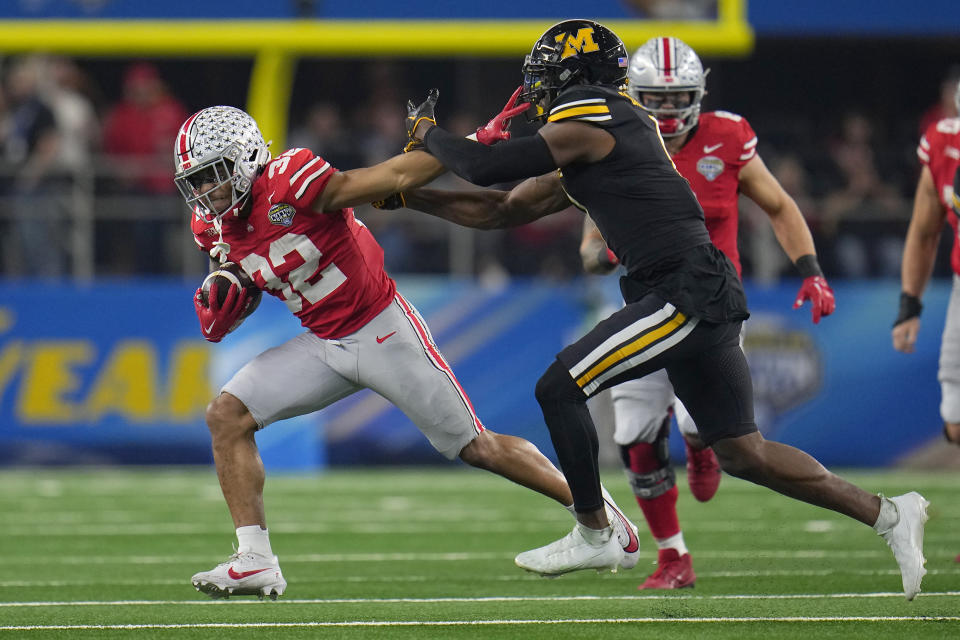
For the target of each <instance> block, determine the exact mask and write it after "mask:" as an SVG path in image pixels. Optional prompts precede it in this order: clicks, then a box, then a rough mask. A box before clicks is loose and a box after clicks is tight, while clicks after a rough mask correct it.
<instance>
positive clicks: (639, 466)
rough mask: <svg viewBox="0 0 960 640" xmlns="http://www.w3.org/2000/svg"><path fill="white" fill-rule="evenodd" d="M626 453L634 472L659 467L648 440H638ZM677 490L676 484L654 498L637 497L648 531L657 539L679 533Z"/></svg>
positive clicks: (647, 470) (645, 471)
mask: <svg viewBox="0 0 960 640" xmlns="http://www.w3.org/2000/svg"><path fill="white" fill-rule="evenodd" d="M627 453H628V454H629V458H630V470H631V471H633V472H634V473H649V472H651V471H656V470H657V469H659V468H660V461H659V460H658V459H657V455H656V453H655V452H654V447H653V445H652V444H650V443H648V442H638V443H637V444H635V445H633V446H631V447H630V448H629V449H628V450H627ZM678 494H679V491H677V487H676V485H674V486H672V487H670V489H668V490H667V491H666V492H665V493H663V494H662V495H659V496H657V497H656V498H650V499H643V498H637V504H638V505H640V510H641V511H643V517H644V518H646V519H647V525H648V526H649V527H650V533H651V534H653V537H654V538H656V539H657V540H663V539H665V538H669V537H670V536H675V535H677V534H678V533H680V520H679V518H677V495H678Z"/></svg>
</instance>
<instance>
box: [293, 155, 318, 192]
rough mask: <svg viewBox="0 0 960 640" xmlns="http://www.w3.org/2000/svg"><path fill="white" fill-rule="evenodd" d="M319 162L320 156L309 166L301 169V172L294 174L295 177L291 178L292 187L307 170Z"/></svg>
mask: <svg viewBox="0 0 960 640" xmlns="http://www.w3.org/2000/svg"><path fill="white" fill-rule="evenodd" d="M318 162H320V157H319V156H314V158H313V160H311V161H310V162H308V163H307V164H305V165H303V166H302V167H300V171H297V172H296V173H295V174H293V176H291V178H290V186H291V187H292V186H293V183H294V182H296V181H297V180H298V179H299V178H300V176H302V175H303V174H304V173H306V171H307V169H309V168H310V167H312V166H313V165H315V164H317V163H318Z"/></svg>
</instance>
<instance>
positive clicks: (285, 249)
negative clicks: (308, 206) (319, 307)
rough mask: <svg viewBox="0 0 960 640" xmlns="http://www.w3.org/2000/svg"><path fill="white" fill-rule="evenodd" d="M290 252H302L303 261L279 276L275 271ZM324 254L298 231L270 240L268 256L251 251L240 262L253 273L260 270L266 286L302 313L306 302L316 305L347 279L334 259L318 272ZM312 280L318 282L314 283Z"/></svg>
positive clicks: (283, 262)
mask: <svg viewBox="0 0 960 640" xmlns="http://www.w3.org/2000/svg"><path fill="white" fill-rule="evenodd" d="M291 253H298V254H300V257H301V258H302V259H303V264H302V265H300V266H299V267H296V268H294V269H291V270H290V272H289V273H287V274H286V275H285V276H282V277H281V276H278V275H277V274H276V271H280V270H282V267H283V265H284V264H285V263H286V261H287V260H286V258H287V256H289V255H290V254H291ZM322 257H323V253H322V252H321V251H320V249H318V248H317V245H315V244H313V241H311V240H310V238H308V237H307V236H304V235H301V234H299V233H288V234H286V235H285V236H283V237H282V238H278V239H276V240H274V241H273V242H271V243H270V255H269V256H267V257H266V258H265V257H263V256H260V255H257V254H255V253H251V254H250V255H248V256H247V257H245V258H244V259H243V260H241V261H240V265H241V266H242V267H243V270H244V271H246V272H247V273H248V274H250V276H254V274H255V273H256V272H257V271H259V272H260V277H261V278H263V280H264V282H266V287H267V289H270V290H272V291H278V292H280V295H281V296H282V297H283V301H284V303H285V304H286V305H287V308H288V309H290V311H292V312H293V313H299V312H300V311H301V310H302V309H303V302H304V301H306V302H307V305H308V306H309V305H314V304H316V303H318V302H320V301H321V300H323V299H324V298H326V297H327V296H328V295H330V294H331V293H333V292H334V291H336V289H337V288H338V287H339V286H340V285H342V284H343V283H344V282H346V281H347V276H345V275H344V274H343V272H342V271H340V269H338V268H337V265H335V264H333V263H332V262H331V263H330V264H328V265H327V266H326V267H324V268H323V270H322V271H320V273H319V274H317V268H318V267H319V266H320V258H322ZM275 270H276V271H275ZM311 279H313V280H315V282H313V283H311V282H310V280H311Z"/></svg>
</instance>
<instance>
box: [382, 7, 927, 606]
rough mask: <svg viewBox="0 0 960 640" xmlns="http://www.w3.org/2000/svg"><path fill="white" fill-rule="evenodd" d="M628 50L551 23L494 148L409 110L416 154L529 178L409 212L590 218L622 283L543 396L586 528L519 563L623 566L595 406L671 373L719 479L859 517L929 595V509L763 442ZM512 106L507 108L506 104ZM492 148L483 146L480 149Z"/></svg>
mask: <svg viewBox="0 0 960 640" xmlns="http://www.w3.org/2000/svg"><path fill="white" fill-rule="evenodd" d="M626 70H627V52H626V49H625V48H624V45H623V43H622V42H621V41H620V39H619V38H618V37H617V36H616V35H615V34H614V33H613V32H612V31H610V30H609V29H607V28H606V27H604V26H603V25H600V24H598V23H596V22H593V21H590V20H567V21H564V22H561V23H559V24H557V25H554V26H553V27H551V28H550V29H548V30H547V31H546V33H544V34H543V36H541V38H540V39H539V40H538V41H537V42H536V44H535V45H534V47H533V50H532V51H531V53H530V55H528V56H527V58H526V60H525V62H524V65H523V73H524V79H523V93H522V94H521V96H520V100H521V101H523V102H528V103H530V107H529V109H528V111H527V113H528V114H529V115H531V116H532V117H533V119H536V120H543V121H545V122H546V124H545V125H544V126H543V127H541V128H540V129H539V131H538V132H537V134H536V135H532V136H527V137H523V138H519V139H514V140H509V141H504V142H499V143H497V144H496V145H492V146H487V145H485V144H479V143H478V142H475V141H473V140H469V139H465V138H461V137H459V136H455V135H453V134H451V133H448V132H447V131H444V130H443V129H441V128H439V127H437V126H436V120H435V118H434V115H433V110H434V103H435V102H436V93H432V94H431V97H430V98H428V100H427V101H426V102H424V103H423V104H421V105H420V106H418V107H416V106H414V105H413V104H412V103H408V118H407V130H408V132H409V133H410V137H411V144H410V145H408V147H416V146H418V145H421V144H422V145H423V146H424V147H425V148H426V150H427V151H428V152H429V153H431V154H433V155H434V156H435V157H436V158H437V160H438V161H439V162H441V163H442V164H443V165H445V166H446V167H447V168H449V169H450V170H452V171H453V172H454V173H456V174H457V175H459V176H461V177H462V178H465V179H466V180H468V181H470V182H473V183H474V184H478V185H482V186H488V185H491V184H496V183H501V182H507V181H515V180H520V179H524V178H526V180H524V181H523V182H521V183H520V184H519V185H517V186H516V187H514V188H513V189H511V190H510V191H497V190H489V189H488V190H482V191H465V192H450V191H437V190H430V189H418V190H415V191H411V192H407V193H404V194H399V197H398V198H396V199H395V201H394V204H397V202H398V201H400V200H401V199H402V201H403V202H404V204H405V205H406V206H407V207H410V208H413V209H418V210H420V211H424V212H426V213H429V214H431V215H435V216H438V217H441V218H444V219H446V220H450V221H453V222H455V223H457V224H461V225H465V226H469V227H475V228H481V229H483V228H497V227H507V226H516V225H521V224H524V223H527V222H530V221H532V220H535V219H537V218H540V217H543V216H545V215H548V214H550V213H554V212H557V211H560V210H562V209H565V208H567V207H569V205H570V203H571V202H572V203H573V204H574V205H576V206H577V207H579V208H581V209H583V210H584V211H587V212H589V214H590V216H591V217H592V218H593V220H594V221H595V222H596V224H597V227H598V228H599V229H600V231H601V232H602V234H603V238H604V240H605V241H606V243H607V246H609V247H610V249H611V250H612V251H613V252H614V254H615V255H616V257H617V259H618V260H619V261H620V263H621V264H623V265H624V266H625V267H626V269H627V272H628V275H626V276H624V277H623V278H622V279H621V290H622V293H623V297H624V300H625V302H626V303H627V304H626V306H625V307H624V308H622V309H620V310H619V311H616V312H614V313H613V314H612V315H610V316H609V317H608V318H606V319H605V320H603V321H601V322H600V323H599V324H598V325H597V326H595V327H594V328H593V329H592V330H591V331H590V332H589V333H588V334H587V335H585V336H584V337H583V338H581V339H579V340H577V341H576V342H574V343H573V344H571V345H569V346H568V347H566V348H565V349H563V350H562V351H561V352H560V353H559V354H558V355H557V358H556V360H555V361H554V362H553V363H552V364H551V365H550V366H549V367H548V368H547V370H546V372H545V373H544V374H543V376H542V377H541V378H540V380H539V381H538V382H537V385H536V397H537V400H538V402H539V403H540V406H541V408H542V410H543V415H544V419H545V421H546V424H547V427H548V428H549V430H550V435H551V438H552V440H553V444H554V447H555V448H556V451H557V456H558V458H559V461H560V466H561V468H562V470H563V472H564V474H565V475H566V477H567V481H568V483H569V484H570V488H571V490H572V492H573V497H574V504H575V507H576V512H577V520H578V522H577V524H576V525H575V526H574V529H573V531H572V532H571V533H570V534H568V535H567V536H565V537H564V538H562V539H560V540H558V541H556V542H553V543H551V544H548V545H546V546H544V547H541V548H539V549H534V550H532V551H527V552H524V553H521V554H520V555H518V556H517V558H516V563H517V564H518V565H519V566H520V567H522V568H524V569H527V570H529V571H533V572H536V573H539V574H541V575H560V574H563V573H566V572H569V571H574V570H577V569H587V568H595V569H603V568H610V569H614V570H615V568H616V567H617V566H618V564H619V562H620V559H621V557H622V554H623V549H622V546H621V544H618V540H617V536H616V535H614V532H613V529H612V528H611V526H610V523H609V522H608V519H607V516H606V513H605V510H604V509H603V499H602V496H601V490H600V480H599V470H598V463H597V447H598V444H597V433H596V429H595V427H594V424H593V422H592V420H591V417H590V413H589V411H588V410H587V404H586V402H587V398H589V397H591V396H593V395H594V394H596V393H598V392H599V391H601V390H603V389H606V388H609V387H612V386H615V385H617V384H618V383H620V382H623V381H625V380H630V379H634V378H638V377H641V376H644V375H646V374H648V373H650V372H652V371H655V370H658V369H661V368H665V369H666V370H667V373H668V375H669V377H670V381H671V382H672V383H673V387H674V389H675V391H676V394H677V396H678V397H679V398H680V399H681V400H682V401H683V403H684V404H685V405H686V407H687V409H688V410H689V411H690V414H691V415H692V416H693V418H694V421H695V422H696V424H697V427H698V429H699V431H700V435H701V437H702V439H703V441H704V442H705V443H706V444H708V445H710V446H712V447H713V449H714V451H715V452H716V454H717V457H718V458H719V460H720V463H721V465H722V467H723V469H724V470H725V471H727V472H728V473H730V474H731V475H734V476H737V477H740V478H744V479H747V480H750V481H752V482H755V483H757V484H761V485H764V486H767V487H769V488H771V489H773V490H775V491H778V492H780V493H783V494H784V495H787V496H790V497H792V498H796V499H799V500H803V501H805V502H808V503H811V504H815V505H818V506H821V507H825V508H828V509H832V510H834V511H837V512H839V513H842V514H845V515H847V516H850V517H852V518H855V519H857V520H859V521H861V522H863V523H865V524H867V525H871V526H873V528H874V529H875V530H876V531H877V532H878V533H879V534H880V535H882V536H883V538H884V539H885V540H886V542H887V544H889V545H890V547H891V548H892V550H893V553H894V556H895V557H896V560H897V563H898V564H899V566H900V571H901V574H902V578H903V588H904V594H905V595H906V597H907V599H908V600H910V599H913V597H914V596H915V595H916V594H917V592H918V591H919V590H920V581H921V579H922V577H923V575H924V574H925V573H926V570H925V569H924V567H923V565H924V562H925V559H924V557H923V550H922V546H923V525H924V522H925V521H926V519H927V515H926V506H927V501H926V500H925V499H924V498H923V497H922V496H920V495H919V494H917V493H915V492H911V493H908V494H906V495H903V496H898V497H895V498H890V499H888V498H884V497H882V496H876V495H873V494H871V493H868V492H866V491H864V490H862V489H860V488H858V487H856V486H854V485H852V484H850V483H849V482H847V481H845V480H843V479H841V478H840V477H838V476H836V475H834V474H832V473H830V472H829V471H827V470H826V469H825V468H824V467H823V466H821V465H820V463H818V462H817V461H816V460H814V459H813V458H812V457H810V456H809V455H807V454H806V453H804V452H803V451H800V450H798V449H795V448H793V447H790V446H787V445H784V444H781V443H777V442H771V441H768V440H765V439H764V438H763V436H762V435H761V434H760V433H759V431H758V430H757V427H756V425H755V424H754V417H753V398H752V384H751V380H750V370H749V368H748V366H747V361H746V359H745V357H744V355H743V351H742V350H741V348H740V343H739V335H740V325H741V323H742V321H743V320H745V319H746V318H747V317H748V315H749V314H748V313H747V307H746V301H745V297H744V293H743V288H742V286H741V284H740V281H739V279H738V278H737V274H736V271H735V270H734V268H733V265H732V264H731V263H730V261H729V260H728V259H727V258H726V257H725V256H724V255H723V253H722V252H721V251H720V250H719V249H717V248H716V247H715V246H714V245H713V244H712V243H711V242H710V237H709V235H708V234H707V229H706V226H705V224H704V217H703V211H702V210H701V208H700V205H699V204H698V203H697V200H696V198H695V197H694V194H693V193H692V191H691V190H690V187H689V185H688V184H687V181H686V180H684V178H683V177H681V176H680V174H679V173H677V171H676V169H675V167H674V165H673V162H672V160H671V159H670V155H669V154H668V153H667V151H666V149H665V148H664V143H663V139H662V138H661V137H660V133H659V130H658V126H657V121H656V119H655V118H654V117H653V116H651V115H650V114H648V113H647V112H646V111H644V110H643V109H642V108H641V107H640V106H639V105H638V104H637V103H636V102H634V101H633V100H632V99H631V98H630V97H629V96H628V95H627V94H626V93H625V92H624V91H623V90H622V89H623V86H622V85H623V84H624V82H625V78H626ZM509 106H511V105H508V107H509ZM481 140H482V139H481Z"/></svg>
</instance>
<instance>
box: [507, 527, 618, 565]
mask: <svg viewBox="0 0 960 640" xmlns="http://www.w3.org/2000/svg"><path fill="white" fill-rule="evenodd" d="M584 529H587V528H586V527H584V525H582V524H580V523H579V522H578V523H577V524H575V525H574V527H573V531H571V532H570V533H568V534H567V535H566V536H564V537H562V538H560V539H559V540H557V541H555V542H551V543H550V544H548V545H546V546H544V547H540V548H538V549H532V550H530V551H524V552H523V553H521V554H520V555H518V556H517V557H516V559H515V560H514V562H516V564H517V566H518V567H520V568H521V569H526V570H527V571H532V572H533V573H538V574H540V575H541V576H544V577H547V578H552V577H556V576H561V575H563V574H565V573H570V572H571V571H580V570H581V569H596V570H597V573H601V572H603V571H604V570H608V571H611V572H613V573H616V571H617V567H619V566H620V563H621V562H622V561H623V547H622V546H620V541H619V540H618V539H617V536H616V535H615V534H614V533H613V528H612V527H607V528H606V529H604V530H603V531H602V532H600V534H599V537H600V540H598V542H597V543H596V544H591V543H590V542H588V541H587V539H586V538H585V537H584V533H583V530H584ZM588 531H589V530H588Z"/></svg>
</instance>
